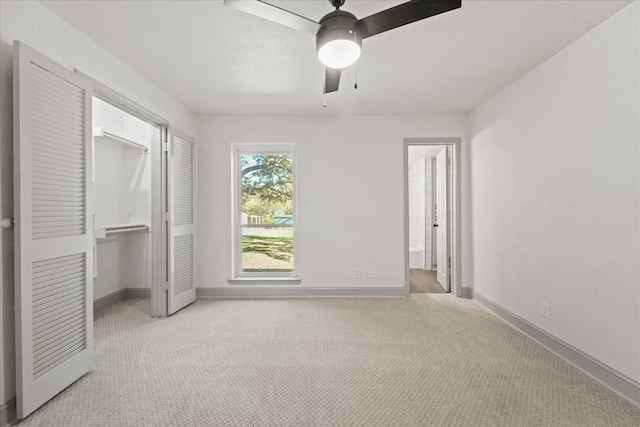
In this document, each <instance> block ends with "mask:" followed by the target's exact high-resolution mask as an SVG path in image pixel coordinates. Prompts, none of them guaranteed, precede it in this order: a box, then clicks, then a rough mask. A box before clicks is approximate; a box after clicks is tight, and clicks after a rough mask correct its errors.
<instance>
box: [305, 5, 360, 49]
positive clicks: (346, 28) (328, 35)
mask: <svg viewBox="0 0 640 427" xmlns="http://www.w3.org/2000/svg"><path fill="white" fill-rule="evenodd" d="M357 20H358V18H356V17H355V16H354V15H353V14H351V13H349V12H344V11H342V10H335V11H333V12H331V13H329V14H327V15H325V16H324V17H323V18H322V19H321V20H320V22H319V24H320V25H322V28H320V30H319V31H318V34H316V49H317V50H320V48H321V47H322V46H324V45H325V43H328V42H330V41H332V40H341V39H346V40H353V41H354V42H355V43H356V44H357V45H358V46H359V47H360V48H362V36H360V34H359V33H358V32H356V31H355V23H356V21H357Z"/></svg>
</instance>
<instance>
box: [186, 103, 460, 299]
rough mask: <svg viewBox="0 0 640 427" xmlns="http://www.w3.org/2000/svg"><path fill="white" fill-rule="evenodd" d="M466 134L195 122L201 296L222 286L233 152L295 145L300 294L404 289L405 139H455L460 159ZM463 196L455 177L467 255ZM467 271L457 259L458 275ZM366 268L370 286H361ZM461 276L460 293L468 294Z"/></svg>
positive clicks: (425, 120) (428, 127) (304, 123)
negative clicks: (236, 146)
mask: <svg viewBox="0 0 640 427" xmlns="http://www.w3.org/2000/svg"><path fill="white" fill-rule="evenodd" d="M467 132H468V119H467V117H466V116H345V117H342V116H325V117H323V116H290V117H281V116H278V117H271V116H232V117H230V116H225V117H203V118H202V119H201V120H200V127H199V131H198V140H199V143H198V156H197V159H198V218H199V225H198V230H199V231H198V251H199V254H200V256H199V263H198V286H199V288H211V287H227V286H229V284H228V282H227V279H229V278H230V276H231V251H230V248H231V236H232V232H231V230H232V228H231V171H230V166H231V148H230V147H231V144H232V143H249V142H250V143H261V142H263V143H274V142H284V143H297V147H298V148H297V161H298V165H297V173H298V193H297V197H298V200H297V203H298V220H299V221H298V227H297V231H296V232H297V240H296V245H298V252H297V258H296V263H297V266H298V268H299V275H300V278H301V279H302V283H301V286H303V287H338V288H339V287H402V286H404V251H405V242H404V194H403V193H404V182H403V181H404V167H405V165H404V161H405V160H404V151H403V150H404V145H403V144H404V142H403V139H404V138H420V137H422V138H428V137H436V138H437V137H460V138H461V139H462V159H464V157H465V156H467V157H468V153H467V149H468V148H467V147H468V139H467ZM463 168H464V165H463ZM467 176H468V175H467ZM468 191H469V185H468V181H466V180H465V175H463V178H462V216H463V225H462V230H461V232H462V235H463V237H462V246H463V249H465V248H464V247H465V246H469V240H468V236H469V231H468V230H466V229H465V228H464V227H465V225H466V224H468V223H469V222H470V221H469V219H468V218H467V216H468V212H469V207H468V205H467V204H466V202H467V201H468ZM467 253H468V252H467ZM464 254H465V252H463V255H464ZM469 262H470V261H468V260H467V259H466V258H463V260H462V263H463V269H464V268H466V266H464V264H465V263H469ZM355 267H358V268H360V269H361V271H363V272H364V274H362V275H361V278H360V279H353V278H352V274H353V269H354V268H355ZM369 267H373V268H375V270H376V277H375V279H369V278H368V277H367V274H366V272H367V269H368V268H369ZM466 271H467V270H466V269H465V270H463V275H462V283H463V285H465V286H468V285H467V283H468V282H465V280H466V279H468V277H469V276H468V274H467V275H465V273H464V272H466ZM233 286H234V287H236V286H238V285H233Z"/></svg>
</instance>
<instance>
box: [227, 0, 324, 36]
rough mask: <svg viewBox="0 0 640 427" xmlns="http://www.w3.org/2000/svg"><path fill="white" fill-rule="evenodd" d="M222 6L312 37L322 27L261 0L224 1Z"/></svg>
mask: <svg viewBox="0 0 640 427" xmlns="http://www.w3.org/2000/svg"><path fill="white" fill-rule="evenodd" d="M224 4H225V5H227V6H230V7H232V8H234V9H237V10H241V11H242V12H246V13H249V14H251V15H255V16H259V17H260V18H264V19H268V20H269V21H273V22H277V23H278V24H282V25H285V26H287V27H289V28H293V29H294V30H300V31H304V32H305V33H309V34H311V35H312V36H315V35H316V34H318V30H319V29H320V28H321V27H322V25H320V24H318V23H317V22H315V21H312V20H311V19H307V18H305V17H304V16H300V15H297V14H295V13H293V12H289V11H288V10H284V9H281V8H279V7H277V6H274V5H272V4H269V3H265V2H264V1H261V0H224Z"/></svg>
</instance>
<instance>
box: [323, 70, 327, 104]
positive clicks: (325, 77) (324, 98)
mask: <svg viewBox="0 0 640 427" xmlns="http://www.w3.org/2000/svg"><path fill="white" fill-rule="evenodd" d="M322 106H323V107H324V108H327V67H324V90H323V91H322Z"/></svg>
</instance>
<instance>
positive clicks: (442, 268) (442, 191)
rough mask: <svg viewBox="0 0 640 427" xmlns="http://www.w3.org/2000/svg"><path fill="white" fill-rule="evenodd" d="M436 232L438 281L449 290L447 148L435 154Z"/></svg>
mask: <svg viewBox="0 0 640 427" xmlns="http://www.w3.org/2000/svg"><path fill="white" fill-rule="evenodd" d="M436 221H437V224H438V229H437V232H436V252H437V258H436V259H437V272H436V277H437V279H438V283H440V285H441V286H442V287H443V288H444V290H445V291H447V292H449V270H448V267H449V260H448V257H447V253H448V251H447V148H446V147H445V148H443V149H442V151H440V152H439V153H438V154H437V155H436Z"/></svg>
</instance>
